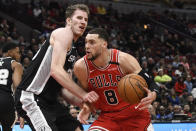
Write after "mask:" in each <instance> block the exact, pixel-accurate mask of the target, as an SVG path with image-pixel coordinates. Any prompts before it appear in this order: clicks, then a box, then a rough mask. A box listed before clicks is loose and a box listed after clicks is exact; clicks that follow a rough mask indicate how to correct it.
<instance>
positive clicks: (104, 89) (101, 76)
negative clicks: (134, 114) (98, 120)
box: [84, 49, 130, 111]
mask: <svg viewBox="0 0 196 131" xmlns="http://www.w3.org/2000/svg"><path fill="white" fill-rule="evenodd" d="M118 54H119V51H118V50H116V49H112V50H111V60H110V63H109V64H108V66H107V67H105V68H100V67H97V66H96V65H95V64H94V63H93V62H92V61H90V60H87V58H86V56H85V57H84V60H85V63H86V65H87V70H88V91H95V92H96V93H98V95H99V96H100V97H99V100H98V101H97V102H96V104H95V106H96V108H97V109H100V110H102V111H118V110H121V109H123V108H124V107H127V106H128V105H130V104H128V103H126V102H124V101H122V99H121V98H120V96H119V94H118V90H117V88H118V87H117V86H118V81H120V78H121V77H123V76H124V75H123V74H122V72H121V70H120V68H119V64H118Z"/></svg>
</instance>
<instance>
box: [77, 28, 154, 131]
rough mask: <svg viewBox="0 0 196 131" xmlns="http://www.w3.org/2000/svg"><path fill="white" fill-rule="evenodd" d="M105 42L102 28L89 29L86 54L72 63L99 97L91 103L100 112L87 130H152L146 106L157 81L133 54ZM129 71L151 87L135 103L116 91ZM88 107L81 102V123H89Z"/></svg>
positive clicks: (87, 88) (90, 89)
mask: <svg viewBox="0 0 196 131" xmlns="http://www.w3.org/2000/svg"><path fill="white" fill-rule="evenodd" d="M107 46H108V34H107V33H106V31H105V30H104V29H102V28H96V29H93V30H91V31H89V32H88V34H87V36H86V44H85V49H86V55H85V56H84V57H83V58H81V59H79V60H78V61H77V62H76V63H75V65H74V73H75V75H76V77H77V78H78V80H79V83H80V84H81V85H82V87H83V88H84V89H85V90H87V91H95V92H97V93H98V95H99V97H100V98H99V99H98V101H97V102H96V103H95V104H93V106H94V107H95V108H96V109H98V110H100V111H101V113H100V115H99V117H98V119H97V120H95V121H94V122H93V124H92V125H91V127H90V128H89V131H97V130H99V131H153V127H152V124H151V119H150V114H149V112H148V106H149V105H150V104H151V103H152V101H154V100H155V99H156V90H155V89H157V87H156V85H154V84H153V85H152V83H150V79H149V78H147V76H145V72H144V71H143V70H142V68H141V67H140V65H139V63H138V62H137V60H136V59H135V58H134V57H133V56H131V55H129V54H127V53H124V52H121V51H119V50H116V49H108V48H107ZM131 73H136V74H139V75H141V76H142V77H145V79H146V81H147V82H148V85H149V87H150V88H151V89H152V91H150V90H149V89H147V88H145V87H144V89H145V90H146V91H147V97H145V98H144V99H142V100H141V103H139V104H138V105H130V104H129V103H127V102H124V101H123V100H122V99H121V98H120V97H119V94H118V89H117V88H118V87H117V86H118V81H120V78H121V77H123V76H125V75H127V74H131ZM80 74H83V75H82V76H81V75H80ZM151 85H152V87H151ZM87 107H88V106H83V109H82V110H81V112H80V113H79V116H78V118H79V120H80V122H81V123H83V124H88V123H87V122H86V120H87V119H88V117H89V115H90V107H88V108H87Z"/></svg>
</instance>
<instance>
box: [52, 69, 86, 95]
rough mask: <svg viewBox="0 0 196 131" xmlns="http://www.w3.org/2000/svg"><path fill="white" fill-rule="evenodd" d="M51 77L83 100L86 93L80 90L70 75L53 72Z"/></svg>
mask: <svg viewBox="0 0 196 131" xmlns="http://www.w3.org/2000/svg"><path fill="white" fill-rule="evenodd" d="M51 76H52V77H53V78H54V79H55V80H56V81H57V82H58V83H60V84H61V86H62V87H64V88H65V89H67V90H68V91H70V92H71V93H73V94H74V95H76V96H78V97H79V98H81V99H83V96H84V95H85V94H86V92H85V91H84V90H83V89H82V88H80V87H79V86H78V85H77V84H76V83H75V82H74V81H73V80H72V79H71V78H70V77H69V74H68V73H67V72H66V71H64V69H63V70H62V69H61V70H51Z"/></svg>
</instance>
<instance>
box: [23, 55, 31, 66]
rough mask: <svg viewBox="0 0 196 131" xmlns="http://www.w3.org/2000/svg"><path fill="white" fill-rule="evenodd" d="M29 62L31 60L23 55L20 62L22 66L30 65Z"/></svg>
mask: <svg viewBox="0 0 196 131" xmlns="http://www.w3.org/2000/svg"><path fill="white" fill-rule="evenodd" d="M30 62H31V61H30V59H29V57H25V58H24V59H23V62H22V65H23V68H24V69H26V68H27V67H28V66H29V65H30Z"/></svg>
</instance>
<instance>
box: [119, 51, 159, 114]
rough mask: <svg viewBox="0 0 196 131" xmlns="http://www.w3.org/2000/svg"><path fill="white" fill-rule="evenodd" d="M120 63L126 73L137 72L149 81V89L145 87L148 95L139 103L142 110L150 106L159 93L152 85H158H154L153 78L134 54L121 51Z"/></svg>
mask: <svg viewBox="0 0 196 131" xmlns="http://www.w3.org/2000/svg"><path fill="white" fill-rule="evenodd" d="M119 64H120V68H121V70H122V72H123V73H124V74H131V73H135V74H138V75H141V76H142V77H143V78H144V79H145V80H146V82H147V83H148V86H149V89H148V88H145V87H144V89H145V90H146V92H147V97H145V98H143V99H142V100H141V102H140V103H139V105H138V108H139V109H140V110H143V109H146V108H148V107H149V105H150V104H151V103H152V102H153V101H154V100H155V99H156V94H157V93H156V91H154V87H152V85H153V86H156V85H154V83H153V80H152V79H151V78H149V76H148V74H147V73H146V72H144V71H143V70H142V68H141V66H140V64H139V62H138V61H137V60H136V59H135V58H134V57H133V56H131V55H129V54H127V53H124V52H120V53H119ZM152 83H153V84H152ZM155 89H157V88H155Z"/></svg>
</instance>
